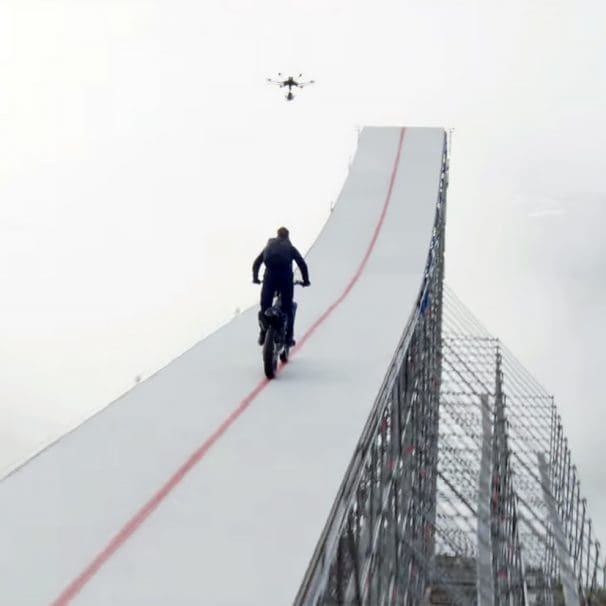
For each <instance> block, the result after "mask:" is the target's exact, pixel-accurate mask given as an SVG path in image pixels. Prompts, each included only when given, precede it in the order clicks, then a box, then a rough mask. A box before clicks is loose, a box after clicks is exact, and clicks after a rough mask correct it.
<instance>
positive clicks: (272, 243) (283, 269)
mask: <svg viewBox="0 0 606 606" xmlns="http://www.w3.org/2000/svg"><path fill="white" fill-rule="evenodd" d="M293 261H294V262H295V263H296V264H297V265H298V266H299V269H300V270H301V276H302V277H303V282H309V273H308V271H307V263H305V259H303V257H302V256H301V254H300V253H299V251H298V250H297V249H296V248H295V247H294V246H293V245H292V244H291V243H290V240H289V239H288V238H270V240H269V241H268V242H267V245H266V246H265V248H264V249H263V250H262V251H261V254H260V255H259V256H258V257H257V258H256V259H255V262H254V263H253V267H252V271H253V280H257V279H258V278H259V269H260V268H261V263H265V268H266V271H270V272H272V273H283V274H286V275H292V262H293Z"/></svg>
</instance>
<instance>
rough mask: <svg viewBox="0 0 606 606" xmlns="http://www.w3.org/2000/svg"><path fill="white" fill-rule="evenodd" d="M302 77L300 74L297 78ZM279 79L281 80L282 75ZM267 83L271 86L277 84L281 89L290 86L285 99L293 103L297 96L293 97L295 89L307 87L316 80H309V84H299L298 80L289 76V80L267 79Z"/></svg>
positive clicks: (279, 75)
mask: <svg viewBox="0 0 606 606" xmlns="http://www.w3.org/2000/svg"><path fill="white" fill-rule="evenodd" d="M302 76H303V74H299V75H298V76H297V78H301V77H302ZM278 77H279V78H281V77H282V74H280V73H278ZM267 81H268V82H269V83H270V84H277V85H278V86H279V87H280V88H283V87H285V86H288V92H287V93H286V95H285V98H286V100H287V101H292V100H293V99H294V98H295V96H294V95H293V92H292V89H293V87H295V88H303V87H304V86H307V85H308V84H313V83H314V80H309V81H307V82H297V80H295V79H294V78H293V77H292V76H288V78H286V80H272V79H271V78H267Z"/></svg>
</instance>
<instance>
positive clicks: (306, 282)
mask: <svg viewBox="0 0 606 606" xmlns="http://www.w3.org/2000/svg"><path fill="white" fill-rule="evenodd" d="M301 286H304V287H305V286H311V282H310V281H309V280H305V281H304V282H303V284H301Z"/></svg>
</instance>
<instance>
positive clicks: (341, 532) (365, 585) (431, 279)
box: [295, 140, 606, 606]
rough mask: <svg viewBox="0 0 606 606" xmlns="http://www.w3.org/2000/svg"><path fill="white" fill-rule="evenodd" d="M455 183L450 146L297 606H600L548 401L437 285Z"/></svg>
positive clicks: (586, 532)
mask: <svg viewBox="0 0 606 606" xmlns="http://www.w3.org/2000/svg"><path fill="white" fill-rule="evenodd" d="M447 186H448V150H447V142H446V140H445V141H444V150H443V160H442V172H441V181H440V193H439V199H438V200H437V204H436V215H435V222H434V230H433V237H432V241H431V246H430V251H429V255H428V258H427V265H426V271H425V280H424V283H423V285H422V288H421V290H420V294H419V298H418V301H417V306H416V309H415V312H414V314H413V315H412V317H411V318H410V320H409V322H408V324H407V326H406V328H405V330H404V332H403V335H402V338H401V340H400V343H399V346H398V348H397V350H396V352H395V354H394V357H393V359H392V362H391V364H390V366H389V368H388V372H387V374H386V378H385V380H384V383H383V385H382V387H381V389H380V391H379V394H378V396H377V398H376V400H375V403H374V405H373V407H372V411H371V414H370V416H369V419H368V422H367V424H366V426H365V429H364V431H363V433H362V436H361V438H360V440H359V443H358V446H357V448H356V451H355V453H354V454H353V458H352V460H351V463H350V465H349V468H348V470H347V473H346V475H345V478H344V480H343V482H342V484H341V488H340V490H339V493H338V495H337V498H336V500H335V503H334V505H333V508H332V510H331V513H330V515H329V519H328V521H327V523H326V526H325V528H324V531H323V533H322V535H321V537H320V540H319V542H318V544H317V547H316V550H315V552H314V554H313V557H312V559H311V562H310V564H309V567H308V569H307V572H306V574H305V577H304V579H303V582H302V585H301V587H300V590H299V592H298V594H297V597H296V599H295V604H296V605H298V606H302V605H306V606H307V605H316V604H356V605H368V606H379V605H392V604H394V605H395V604H403V605H413V604H422V605H424V606H425V605H429V604H442V605H454V604H459V605H461V606H463V605H466V604H474V605H475V604H478V605H480V606H505V605H507V606H517V605H533V604H536V605H540V606H559V605H560V604H566V605H567V606H572V605H573V604H574V605H575V606H576V605H578V604H583V605H585V604H606V601H604V602H601V601H597V600H598V599H603V598H602V595H606V593H604V594H602V592H604V588H605V587H606V568H605V567H604V563H603V559H602V557H601V552H600V544H599V542H598V541H597V540H596V538H595V537H594V536H593V534H592V526H591V520H590V518H589V515H588V511H587V503H586V501H585V499H583V498H582V497H581V493H580V484H579V480H578V477H577V474H576V469H575V467H574V465H573V464H572V462H571V454H570V449H569V448H568V445H567V441H566V438H565V437H564V435H563V429H562V423H561V418H560V416H559V414H558V412H557V409H556V407H555V404H554V401H553V398H552V396H550V395H549V394H548V393H547V392H545V390H544V389H543V388H542V387H541V386H540V385H538V383H537V382H536V381H535V380H534V379H533V378H532V377H531V376H530V374H529V373H528V372H527V371H526V370H525V369H524V368H523V366H522V365H521V364H520V363H519V362H518V361H517V360H516V359H515V357H514V356H513V355H512V354H511V353H510V352H509V351H508V350H507V349H506V348H505V347H504V346H503V345H502V344H501V343H500V341H499V340H498V339H496V338H494V337H492V336H491V335H490V334H488V332H487V331H486V330H485V329H484V328H483V327H482V326H481V325H480V323H479V322H478V321H477V320H476V319H475V318H474V317H473V315H472V314H471V313H470V312H469V311H468V310H467V309H466V308H465V306H464V305H463V304H462V303H461V301H460V300H459V299H458V298H457V297H456V296H455V295H454V293H453V292H452V291H450V290H449V289H448V288H447V287H445V286H444V285H443V274H444V230H445V218H446V217H445V215H446V190H447ZM598 595H600V597H599V598H598Z"/></svg>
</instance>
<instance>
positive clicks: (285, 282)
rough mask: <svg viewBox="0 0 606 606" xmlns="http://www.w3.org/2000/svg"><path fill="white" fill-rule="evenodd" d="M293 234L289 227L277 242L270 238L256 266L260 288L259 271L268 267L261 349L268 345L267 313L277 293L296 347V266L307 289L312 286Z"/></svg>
mask: <svg viewBox="0 0 606 606" xmlns="http://www.w3.org/2000/svg"><path fill="white" fill-rule="evenodd" d="M288 236H289V232H288V229H286V227H280V229H278V233H277V238H270V239H269V241H268V242H267V245H266V246H265V248H264V249H263V251H262V252H261V254H260V255H259V256H258V257H257V258H256V259H255V262H254V263H253V267H252V271H253V282H254V283H255V284H260V283H261V282H260V280H259V269H260V268H261V263H265V274H264V276H263V288H262V289H261V310H260V311H259V327H260V332H259V345H263V343H264V342H265V333H266V331H267V323H266V319H265V310H266V309H269V308H270V307H271V305H272V302H273V297H274V293H276V292H279V293H280V296H281V298H282V311H283V312H284V313H285V314H286V317H287V318H288V327H287V331H286V342H287V343H288V344H289V345H290V347H292V346H293V345H294V344H295V341H294V339H293V330H294V314H293V309H292V296H293V273H292V262H293V261H295V263H296V264H297V265H298V266H299V269H300V270H301V275H302V277H303V286H309V285H310V282H309V274H308V272H307V264H306V263H305V260H304V259H303V257H302V256H301V254H300V253H299V251H298V250H297V249H296V248H295V247H294V246H293V245H292V244H291V242H290V239H289V237H288Z"/></svg>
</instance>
